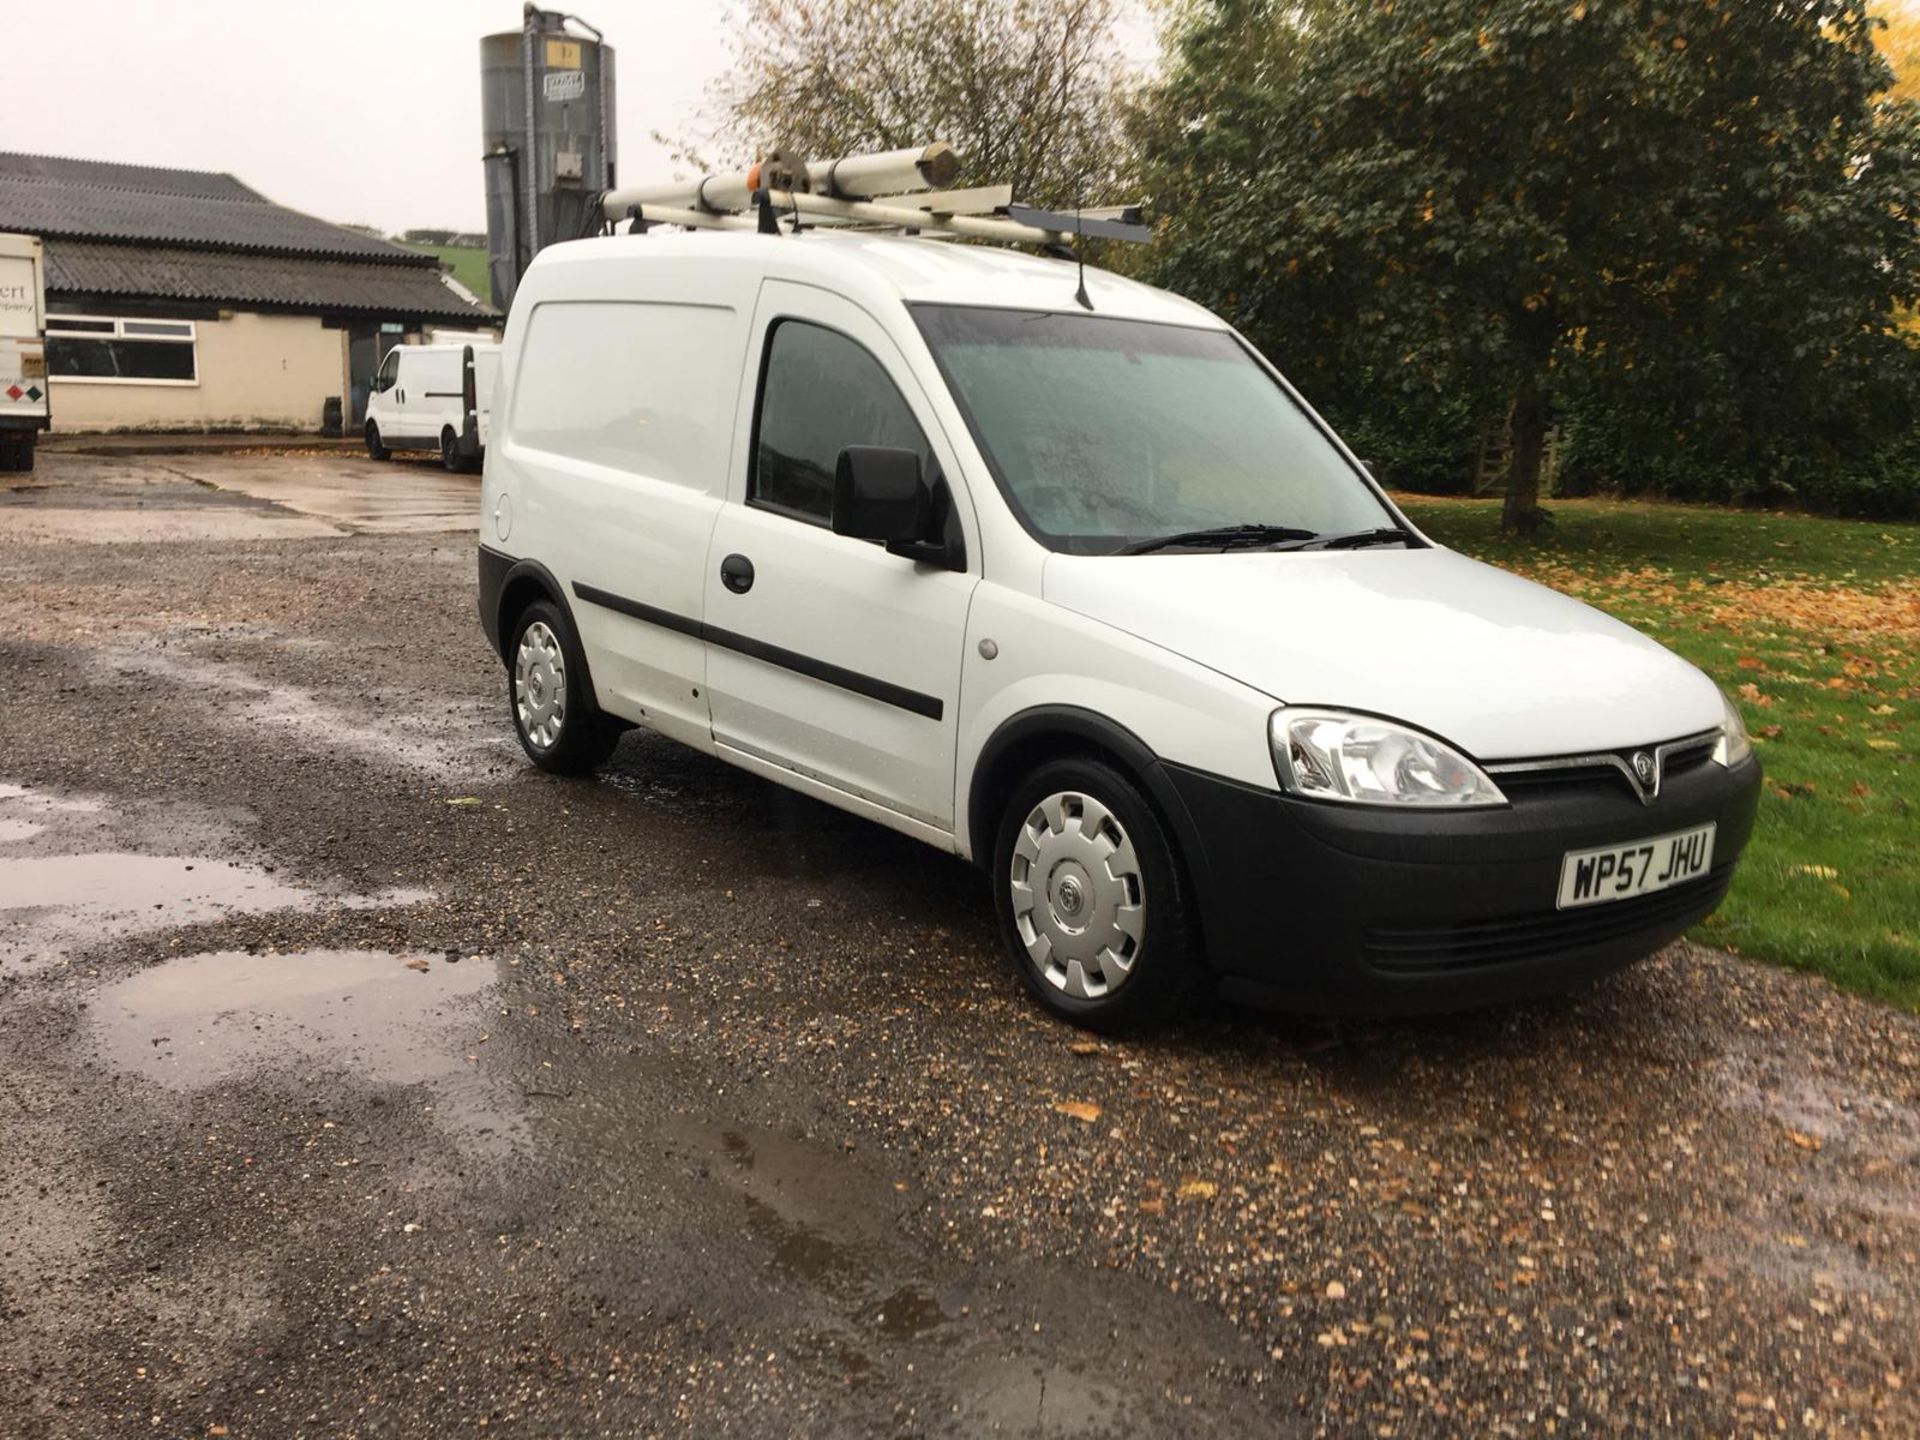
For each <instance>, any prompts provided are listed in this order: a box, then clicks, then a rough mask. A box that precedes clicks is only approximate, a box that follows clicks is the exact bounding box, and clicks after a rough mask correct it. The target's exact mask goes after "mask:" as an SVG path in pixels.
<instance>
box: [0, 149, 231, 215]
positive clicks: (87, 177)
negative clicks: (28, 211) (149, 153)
mask: <svg viewBox="0 0 1920 1440" xmlns="http://www.w3.org/2000/svg"><path fill="white" fill-rule="evenodd" d="M0 175H11V176H15V177H17V178H20V179H26V180H56V181H61V182H64V183H66V184H70V185H110V186H112V187H114V188H115V189H118V190H146V191H151V192H152V193H153V194H155V195H197V196H199V197H200V198H201V199H203V200H260V201H262V202H263V203H265V197H264V196H262V195H261V194H260V192H259V191H257V190H254V189H251V188H250V187H248V186H246V185H243V184H241V183H240V182H239V181H238V180H236V179H234V178H233V176H231V175H222V174H220V173H219V172H218V171H214V170H172V169H167V168H165V167H163V166H159V165H121V164H118V163H117V162H115V161H112V160H70V159H68V158H67V157H65V156H63V155H20V154H12V153H6V154H0Z"/></svg>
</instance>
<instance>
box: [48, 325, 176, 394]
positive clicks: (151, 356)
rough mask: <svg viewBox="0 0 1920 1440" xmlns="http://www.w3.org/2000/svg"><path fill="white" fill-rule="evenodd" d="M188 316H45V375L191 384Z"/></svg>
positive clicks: (80, 379) (153, 383)
mask: <svg viewBox="0 0 1920 1440" xmlns="http://www.w3.org/2000/svg"><path fill="white" fill-rule="evenodd" d="M194 339H195V330H194V325H193V322H192V321H191V320H114V319H107V318H104V317H98V316H93V315H49V316H48V317H47V374H48V375H50V376H51V377H52V378H54V379H56V380H79V381H83V382H95V383H101V384H114V383H116V382H119V383H125V384H136V385H196V384H198V383H199V380H200V372H199V369H198V366H197V363H196V361H195V357H194Z"/></svg>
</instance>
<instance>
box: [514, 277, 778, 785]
mask: <svg viewBox="0 0 1920 1440" xmlns="http://www.w3.org/2000/svg"><path fill="white" fill-rule="evenodd" d="M534 293H535V294H536V295H537V294H538V290H537V289H536V290H535V292H534ZM519 298H520V300H521V301H523V302H524V301H527V300H532V298H533V297H531V296H529V295H528V294H527V291H526V289H525V288H523V290H522V292H521V297H519ZM745 342H746V316H745V314H744V313H743V312H742V311H740V310H736V309H734V308H732V307H730V306H724V305H690V304H679V303H673V302H670V301H665V300H661V301H638V302H636V301H625V300H586V299H583V300H550V301H539V300H533V303H532V304H531V305H530V306H529V311H528V314H527V319H526V328H525V331H524V336H523V338H522V340H521V344H520V348H519V353H518V358H517V360H516V362H515V365H514V369H513V375H512V379H511V382H510V384H511V393H510V394H509V392H508V390H507V388H506V387H504V386H503V387H502V389H501V392H500V395H499V403H500V404H501V405H502V406H503V407H504V408H503V410H502V411H500V412H497V413H496V415H495V417H494V423H495V428H496V432H497V433H496V436H495V444H494V447H493V450H492V453H491V456H490V459H489V462H488V479H487V484H488V493H487V495H486V497H485V498H484V500H483V507H484V508H483V514H484V516H485V517H486V518H485V519H484V520H483V526H484V527H485V528H486V529H490V530H491V531H492V533H491V534H487V533H485V529H483V539H484V540H486V541H487V542H488V543H495V542H498V543H499V544H501V545H502V546H503V548H505V549H507V550H508V551H510V552H511V553H513V554H516V555H524V556H527V557H529V558H532V559H535V560H538V561H539V562H540V563H541V564H542V565H544V566H545V567H546V568H547V569H548V570H549V571H551V572H552V573H553V574H554V575H555V576H556V577H557V578H558V579H559V581H560V582H561V584H562V586H563V587H565V590H566V594H565V597H564V598H565V599H566V602H567V604H568V606H569V607H570V609H571V611H572V613H573V616H574V623H575V626H576V628H577V629H578V631H579V634H580V640H581V644H582V646H583V647H584V648H585V650H586V652H587V660H588V667H589V669H591V671H592V672H593V680H594V688H595V691H596V698H597V700H598V702H599V704H600V707H601V708H602V709H603V710H606V711H608V712H610V713H612V714H615V715H619V716H622V717H624V718H626V719H629V720H633V721H636V722H640V723H645V724H648V725H652V726H653V727H655V728H657V729H659V730H661V731H663V732H665V733H667V734H670V735H673V736H674V737H675V738H677V739H681V740H684V741H686V742H687V743H689V744H694V745H699V746H701V747H703V748H705V747H709V746H710V745H711V743H712V736H711V733H710V731H709V728H708V715H707V707H706V700H705V698H704V689H705V648H704V646H703V644H702V642H701V640H700V638H699V634H698V625H699V621H700V615H701V603H702V595H703V592H704V588H705V587H704V583H703V582H704V579H705V574H706V559H707V543H708V539H709V536H710V535H711V533H712V530H713V522H714V517H715V515H716V514H717V513H718V511H719V508H720V505H721V502H722V500H723V498H724V496H725V492H726V482H727V463H728V457H729V454H730V451H731V447H732V442H733V429H734V406H735V401H736V398H737V395H738V392H739V386H740V367H741V364H742V357H743V354H744V351H745V348H746V343H745ZM503 504H504V507H505V511H506V513H507V514H508V515H510V516H511V517H512V518H511V520H510V521H509V522H508V526H507V528H505V530H504V532H503V529H502V526H501V521H500V513H501V509H502V505H503ZM616 602H617V603H616ZM636 610H639V611H645V612H649V613H652V614H654V615H656V616H665V617H670V620H671V621H672V622H677V623H666V624H663V623H660V622H659V620H657V619H656V620H646V619H641V618H637V616H636V613H635V612H636Z"/></svg>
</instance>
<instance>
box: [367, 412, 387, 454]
mask: <svg viewBox="0 0 1920 1440" xmlns="http://www.w3.org/2000/svg"><path fill="white" fill-rule="evenodd" d="M390 453H391V452H390V451H389V450H388V449H387V447H386V445H385V443H384V442H382V440H381V439H380V427H379V426H378V425H376V424H374V423H373V421H371V420H369V421H367V458H368V459H371V460H384V459H386V458H387V456H388V455H389V454H390Z"/></svg>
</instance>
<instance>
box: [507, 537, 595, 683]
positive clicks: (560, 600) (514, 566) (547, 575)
mask: <svg viewBox="0 0 1920 1440" xmlns="http://www.w3.org/2000/svg"><path fill="white" fill-rule="evenodd" d="M522 580H532V581H533V582H534V583H535V584H536V585H538V586H539V587H540V590H541V591H542V592H543V594H544V595H545V597H546V598H547V599H548V600H551V601H552V602H553V603H554V604H555V605H558V606H559V607H560V613H561V614H562V615H564V616H565V617H566V620H567V627H568V629H570V630H572V631H573V636H574V644H575V646H576V647H577V648H578V649H579V650H580V669H581V673H582V676H583V678H584V679H585V681H586V690H587V694H588V695H590V696H594V697H598V695H599V693H600V692H599V691H598V690H596V689H594V685H593V667H592V665H591V664H590V663H589V662H588V660H587V654H586V647H585V646H582V645H580V643H579V640H580V627H579V625H578V624H577V623H576V622H575V621H574V618H573V607H572V606H571V605H569V604H568V603H567V592H566V589H565V587H564V586H562V585H561V583H560V581H559V579H558V578H557V577H556V576H555V575H554V573H553V572H552V571H551V570H549V569H547V567H546V566H544V565H542V564H541V563H540V562H539V561H538V560H516V559H514V558H513V556H511V555H507V554H504V553H502V552H501V551H499V550H495V549H493V548H492V547H491V546H487V545H482V546H481V547H480V628H481V629H482V630H484V631H485V632H486V636H487V640H488V642H489V643H490V644H491V645H492V646H493V650H494V653H495V654H496V655H498V656H499V657H500V660H501V663H502V664H505V663H507V642H508V641H509V640H511V639H512V638H513V637H512V636H510V635H509V634H507V627H506V624H505V620H506V617H505V616H504V615H503V614H502V613H501V607H502V606H503V605H504V604H505V603H506V597H507V594H508V592H509V591H511V590H512V589H513V588H514V587H515V585H517V584H518V583H519V582H520V581H522Z"/></svg>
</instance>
